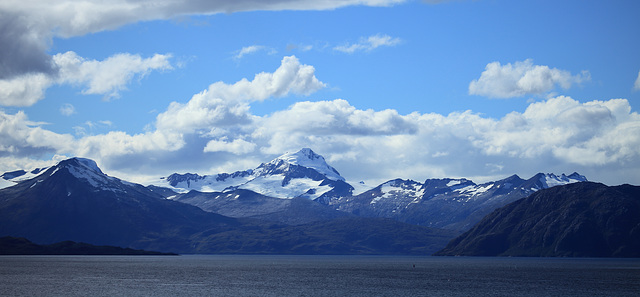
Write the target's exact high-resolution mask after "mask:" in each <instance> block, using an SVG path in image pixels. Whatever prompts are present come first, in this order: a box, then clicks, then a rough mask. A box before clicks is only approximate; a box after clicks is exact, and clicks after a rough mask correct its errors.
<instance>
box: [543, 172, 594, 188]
mask: <svg viewBox="0 0 640 297" xmlns="http://www.w3.org/2000/svg"><path fill="white" fill-rule="evenodd" d="M536 176H537V177H538V178H539V180H540V183H541V184H542V186H543V188H550V187H553V186H559V185H566V184H570V183H575V182H584V181H587V178H586V177H585V176H584V175H580V174H578V173H577V172H574V173H572V174H570V175H568V176H567V175H565V174H564V173H563V174H562V175H560V176H558V175H555V174H553V173H539V174H537V175H536Z"/></svg>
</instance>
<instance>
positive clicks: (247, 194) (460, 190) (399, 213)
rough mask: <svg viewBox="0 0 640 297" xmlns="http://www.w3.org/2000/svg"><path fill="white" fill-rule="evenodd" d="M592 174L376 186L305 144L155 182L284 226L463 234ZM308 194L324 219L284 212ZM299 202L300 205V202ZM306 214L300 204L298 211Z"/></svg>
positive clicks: (179, 195) (180, 197)
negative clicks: (401, 226)
mask: <svg viewBox="0 0 640 297" xmlns="http://www.w3.org/2000/svg"><path fill="white" fill-rule="evenodd" d="M586 180H587V179H586V178H585V177H584V176H582V175H580V174H578V173H573V174H570V175H568V176H567V175H565V174H562V175H559V176H558V175H555V174H543V173H539V174H536V175H534V176H533V177H531V178H529V179H527V180H524V179H521V178H520V177H518V176H517V175H513V176H510V177H507V178H505V179H503V180H499V181H495V182H488V183H483V184H476V183H474V182H473V181H471V180H468V179H452V178H444V179H427V180H426V181H425V182H424V183H420V182H416V181H413V180H405V179H394V180H390V181H388V182H385V183H382V184H381V185H378V186H376V187H365V186H363V185H362V184H360V183H358V184H355V185H352V184H350V183H348V182H347V181H346V180H345V179H344V178H343V177H342V176H341V175H340V174H339V173H338V171H337V170H336V169H335V168H333V167H331V166H330V165H328V164H327V163H326V161H325V159H324V158H323V157H322V156H320V155H318V154H316V153H315V152H313V151H312V150H311V149H308V148H304V149H301V150H300V151H298V152H295V153H286V154H284V155H282V156H280V157H277V158H275V159H273V160H272V161H270V162H268V163H263V164H260V165H259V166H258V167H257V168H255V169H248V170H245V171H237V172H234V173H230V174H229V173H221V174H217V175H198V174H193V173H186V174H178V173H174V174H172V175H169V176H167V177H162V178H159V179H157V180H154V181H151V182H149V183H148V185H149V186H152V187H157V189H160V188H170V189H172V190H173V191H174V192H175V193H174V192H169V193H166V192H165V195H169V196H167V197H168V198H169V199H172V200H176V201H180V202H184V203H188V204H192V205H195V206H198V207H200V208H202V209H204V210H206V211H210V212H215V213H219V214H223V215H227V216H231V217H236V218H245V217H256V218H260V219H265V220H271V221H277V222H282V223H288V224H290V223H294V222H295V221H297V222H299V223H307V222H311V221H314V220H317V219H326V217H327V216H329V217H333V216H346V215H353V216H358V217H373V218H378V217H382V218H390V219H394V220H396V221H399V222H405V223H410V224H413V225H419V226H426V227H434V228H444V229H448V230H453V231H456V232H463V231H466V230H468V229H469V228H471V226H473V225H474V224H475V223H477V222H478V221H480V219H482V218H483V217H484V216H485V215H487V214H489V213H490V212H491V211H493V210H495V209H496V208H498V207H501V206H504V205H506V204H508V203H510V202H513V201H516V200H518V199H520V198H524V197H527V196H529V195H530V194H531V193H533V192H535V191H538V190H540V189H545V188H549V187H551V186H556V185H564V184H569V183H574V182H582V181H586ZM294 198H303V199H305V200H311V201H314V202H316V203H307V205H308V206H307V208H309V207H314V208H315V209H317V210H318V211H321V210H322V209H323V208H322V207H320V206H319V205H317V204H321V205H324V206H328V207H326V208H324V209H325V210H329V209H332V210H338V211H339V212H338V213H336V212H330V211H325V214H324V215H323V216H322V217H318V218H316V217H315V216H299V217H296V218H291V217H287V216H283V215H282V213H283V211H285V210H286V209H290V208H292V207H296V206H297V205H299V204H300V203H305V202H302V201H293V200H294ZM294 204H295V205H294ZM298 211H300V208H298Z"/></svg>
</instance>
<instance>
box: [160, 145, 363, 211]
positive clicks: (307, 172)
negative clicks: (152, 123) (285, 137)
mask: <svg viewBox="0 0 640 297" xmlns="http://www.w3.org/2000/svg"><path fill="white" fill-rule="evenodd" d="M151 184H153V185H155V186H159V187H169V188H171V189H173V190H174V191H176V192H180V193H186V192H188V191H191V190H196V191H199V192H225V193H227V192H232V191H235V190H251V191H253V192H255V193H258V194H261V195H265V196H269V197H274V198H283V199H291V198H295V197H304V198H308V199H311V200H315V199H318V198H322V199H325V198H327V197H343V196H350V195H351V193H352V192H353V187H352V186H351V185H349V184H347V183H346V182H345V179H344V178H343V177H342V176H340V173H338V171H337V170H336V169H335V168H333V167H331V166H329V164H327V162H326V161H325V159H324V157H322V156H321V155H319V154H316V153H315V152H314V151H313V150H311V149H309V148H303V149H301V150H299V151H297V152H294V153H286V154H284V155H282V156H279V157H277V158H275V159H273V160H271V161H270V162H268V163H262V164H260V165H259V166H258V167H257V168H255V169H249V170H245V171H236V172H234V173H231V174H229V173H220V174H216V175H198V174H192V173H186V174H178V173H174V174H172V175H170V176H168V177H166V178H161V179H160V180H157V181H155V182H152V183H151Z"/></svg>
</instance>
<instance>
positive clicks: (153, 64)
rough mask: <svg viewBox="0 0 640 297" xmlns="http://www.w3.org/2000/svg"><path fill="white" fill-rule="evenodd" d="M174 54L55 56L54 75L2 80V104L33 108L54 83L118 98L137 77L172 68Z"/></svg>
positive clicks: (64, 54)
mask: <svg viewBox="0 0 640 297" xmlns="http://www.w3.org/2000/svg"><path fill="white" fill-rule="evenodd" d="M170 58H171V55H160V54H156V55H154V56H153V57H150V58H142V57H140V55H131V54H116V55H114V56H111V57H109V58H107V59H105V60H103V61H96V60H89V59H85V58H82V57H80V56H78V55H77V54H76V53H74V52H66V53H63V54H56V55H54V56H53V59H52V61H53V63H54V64H55V66H56V68H57V69H58V72H56V73H55V74H46V73H28V74H25V75H21V76H17V77H14V78H11V79H4V80H1V79H0V104H1V105H5V106H31V105H33V104H35V103H36V102H38V101H39V100H41V99H43V98H44V94H45V91H46V89H47V88H49V87H51V86H52V85H54V84H71V85H77V86H82V87H84V89H83V91H82V93H83V94H99V95H104V98H105V99H109V98H114V97H118V96H119V92H120V91H122V90H124V89H126V85H127V84H128V83H129V82H130V81H131V80H132V79H133V78H134V77H136V76H137V77H139V78H142V77H144V76H145V75H147V74H148V73H149V72H150V71H152V70H168V69H172V66H171V63H170V62H169V60H170Z"/></svg>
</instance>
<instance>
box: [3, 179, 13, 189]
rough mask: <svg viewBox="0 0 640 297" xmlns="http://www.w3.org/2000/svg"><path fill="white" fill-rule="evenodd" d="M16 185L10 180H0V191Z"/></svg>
mask: <svg viewBox="0 0 640 297" xmlns="http://www.w3.org/2000/svg"><path fill="white" fill-rule="evenodd" d="M15 185H16V183H15V182H13V181H10V180H6V179H4V178H0V189H4V188H8V187H11V186H15Z"/></svg>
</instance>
